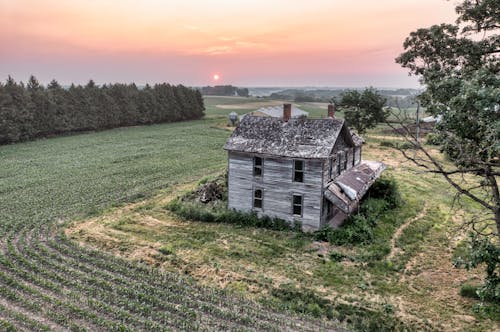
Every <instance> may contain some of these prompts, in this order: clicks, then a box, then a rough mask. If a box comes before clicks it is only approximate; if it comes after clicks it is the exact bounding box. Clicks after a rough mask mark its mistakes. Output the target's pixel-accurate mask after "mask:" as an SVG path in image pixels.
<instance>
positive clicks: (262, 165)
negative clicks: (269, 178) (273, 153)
mask: <svg viewBox="0 0 500 332" xmlns="http://www.w3.org/2000/svg"><path fill="white" fill-rule="evenodd" d="M257 160H260V165H257V162H256V161H257ZM256 170H259V172H256ZM257 173H260V174H257ZM263 174H264V158H262V157H259V156H253V176H254V177H262V176H263Z"/></svg>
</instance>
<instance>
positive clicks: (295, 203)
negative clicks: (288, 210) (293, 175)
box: [292, 194, 303, 217]
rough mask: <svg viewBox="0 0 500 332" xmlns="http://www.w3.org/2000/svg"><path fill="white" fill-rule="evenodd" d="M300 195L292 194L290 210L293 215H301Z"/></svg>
mask: <svg viewBox="0 0 500 332" xmlns="http://www.w3.org/2000/svg"><path fill="white" fill-rule="evenodd" d="M302 202H303V200H302V195H296V194H293V198H292V210H293V215H294V216H300V217H302Z"/></svg>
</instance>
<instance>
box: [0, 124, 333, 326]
mask: <svg viewBox="0 0 500 332" xmlns="http://www.w3.org/2000/svg"><path fill="white" fill-rule="evenodd" d="M216 123H217V120H204V121H194V122H185V123H175V124H165V125H154V126H148V127H131V128H122V129H114V130H109V131H104V132H99V133H88V134H82V135H75V136H67V137H59V138H54V139H47V140H38V141H34V142H28V143H22V144H16V145H8V146H1V147H0V164H1V165H2V167H0V202H1V203H0V220H1V224H0V244H1V248H2V250H1V251H0V300H1V306H2V308H4V307H5V310H3V309H2V310H1V311H0V319H1V321H0V322H1V324H0V326H1V327H2V329H4V328H5V329H9V330H33V331H39V330H74V331H111V330H113V331H116V330H120V331H132V330H147V331H152V330H154V331H162V330H172V329H174V330H189V331H192V330H197V329H199V328H200V327H201V326H202V327H204V328H211V329H216V330H217V329H223V328H229V329H239V330H248V329H250V328H252V329H253V328H257V329H262V330H277V329H279V328H281V327H282V326H287V328H289V329H291V330H297V329H299V327H298V326H300V329H303V328H305V329H309V330H317V329H321V328H332V326H333V325H332V323H329V322H321V321H318V320H313V319H311V318H308V317H300V316H298V315H296V314H295V315H292V314H288V315H286V316H282V313H281V312H280V313H276V312H275V311H273V310H270V309H263V308H262V307H261V306H260V305H258V304H255V303H253V302H249V301H247V300H244V299H241V298H239V297H234V296H233V295H231V294H228V293H227V292H226V291H219V290H217V289H215V290H214V289H212V288H208V289H207V288H205V287H200V286H198V285H197V284H195V283H193V282H192V281H190V279H189V278H185V277H184V276H182V275H179V274H177V273H176V274H172V273H167V272H165V271H159V270H155V269H151V268H150V267H149V266H147V265H144V264H143V263H140V262H128V261H125V260H123V259H119V258H115V257H114V256H110V255H108V254H106V253H103V252H99V251H95V250H92V249H86V248H82V247H80V246H78V245H77V244H75V243H74V242H72V241H70V240H68V238H67V237H66V236H65V235H64V233H62V228H63V227H64V225H65V223H66V222H68V221H70V220H75V219H81V218H88V217H90V216H97V215H102V213H105V212H106V211H109V210H110V209H114V208H116V207H120V206H126V203H131V202H138V201H142V200H144V199H145V198H148V197H152V196H155V195H156V194H158V193H159V192H168V191H169V190H171V188H172V187H173V186H174V185H176V184H178V183H183V182H186V181H193V180H195V179H198V178H200V177H203V176H207V175H209V174H211V173H213V172H215V171H220V169H222V168H224V166H225V165H226V160H225V158H226V157H225V152H224V151H223V150H222V149H221V146H222V145H223V143H224V141H225V140H226V138H227V136H228V135H229V133H228V132H227V131H224V130H220V129H218V128H215V126H214V125H215V124H216ZM144 209H147V207H145V208H144ZM134 223H135V221H134V220H133V219H131V218H128V217H127V216H123V218H120V220H119V222H118V223H117V225H116V229H117V230H119V229H123V230H126V229H128V227H130V225H133V224H134ZM205 237H206V236H205ZM205 237H204V238H205ZM126 239H127V237H126V236H121V237H119V238H118V239H117V241H124V240H126ZM109 240H110V242H109V247H114V246H115V244H116V245H117V247H118V248H119V249H118V250H120V251H122V252H126V251H127V245H126V244H125V243H119V242H114V241H115V240H113V239H109ZM200 243H201V242H200ZM146 250H147V248H145V249H142V252H144V251H146ZM162 252H163V253H162V254H161V255H163V256H166V257H169V256H173V257H175V255H177V252H176V251H170V247H169V246H165V247H164V248H163V250H162ZM234 308H238V314H236V312H235V311H233V309H234ZM26 317H29V319H26ZM285 317H286V318H285ZM278 327H279V328H278Z"/></svg>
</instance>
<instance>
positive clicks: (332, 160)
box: [328, 158, 335, 180]
mask: <svg viewBox="0 0 500 332" xmlns="http://www.w3.org/2000/svg"><path fill="white" fill-rule="evenodd" d="M333 163H335V159H333V158H330V163H329V164H330V165H329V166H330V167H329V170H328V180H330V179H333Z"/></svg>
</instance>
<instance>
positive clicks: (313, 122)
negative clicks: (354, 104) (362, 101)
mask: <svg viewBox="0 0 500 332" xmlns="http://www.w3.org/2000/svg"><path fill="white" fill-rule="evenodd" d="M342 128H345V129H346V130H349V129H347V127H345V125H344V120H339V119H332V118H327V119H290V120H288V121H284V120H283V119H282V118H273V117H259V116H245V117H244V118H243V119H242V120H241V122H240V124H239V125H238V127H237V128H236V129H235V131H234V132H233V134H232V135H231V137H230V138H229V139H228V140H227V142H226V144H225V145H224V149H225V150H229V151H239V152H248V153H259V154H268V155H276V156H284V157H292V158H327V157H328V156H329V155H330V153H331V151H332V149H333V146H334V145H335V142H336V141H337V138H338V136H339V134H340V133H341V131H342Z"/></svg>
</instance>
